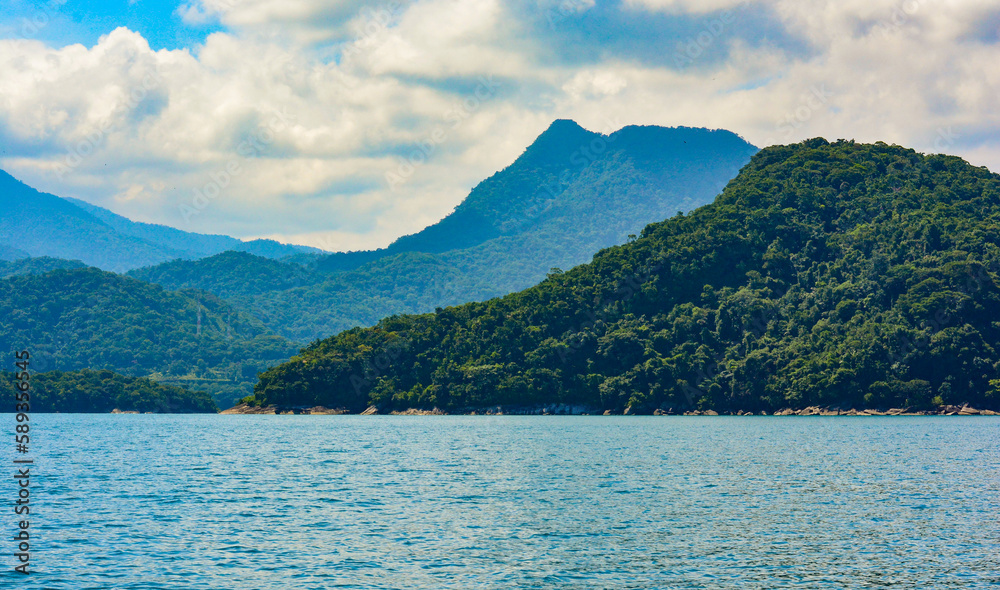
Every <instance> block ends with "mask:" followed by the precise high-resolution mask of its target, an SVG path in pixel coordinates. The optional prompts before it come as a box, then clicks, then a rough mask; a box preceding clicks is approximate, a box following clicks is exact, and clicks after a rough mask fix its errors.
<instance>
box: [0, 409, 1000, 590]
mask: <svg viewBox="0 0 1000 590" xmlns="http://www.w3.org/2000/svg"><path fill="white" fill-rule="evenodd" d="M13 424H14V422H13V416H12V415H0V429H2V430H12V429H13ZM31 434H32V444H33V448H32V453H31V456H32V457H33V458H34V459H35V463H36V464H35V465H34V467H33V469H32V475H33V477H32V496H31V502H32V504H31V505H32V516H31V518H32V520H31V527H32V528H31V531H32V537H31V551H32V562H31V568H32V569H33V570H34V571H35V573H33V574H31V575H30V576H28V577H25V576H23V575H21V574H15V573H13V572H12V568H13V566H14V565H15V560H14V558H13V557H12V553H13V552H14V542H13V541H12V540H11V539H12V536H13V533H14V528H13V527H14V519H13V514H12V511H11V510H10V509H9V508H5V509H4V510H3V516H2V518H0V524H2V526H3V536H2V539H4V540H2V541H0V543H2V544H3V546H0V555H3V558H2V559H3V560H4V571H3V572H2V573H0V587H2V588H40V589H41V588H44V589H53V590H55V589H64V588H65V589H73V590H77V589H89V588H93V589H136V590H152V589H161V588H162V589H185V590H187V589H192V590H193V589H201V588H205V589H208V588H211V589H253V590H278V589H281V590H285V589H292V588H304V589H315V588H401V589H416V588H429V589H442V588H461V589H466V588H505V589H506V588H705V589H716V588H739V589H758V588H759V589H765V588H766V589H778V588H796V589H800V588H880V589H881V588H933V589H942V588H995V587H998V586H1000V515H998V509H1000V419H996V418H988V417H982V418H976V417H970V418H954V417H953V418H940V417H912V418H909V417H896V418H820V417H815V418H773V417H746V418H736V417H711V418H709V417H705V418H700V417H621V416H618V417H560V416H551V417H488V416H469V417H463V416H455V417H451V416H445V417H435V416H417V417H402V416H400V417H390V416H372V417H367V416H364V417H362V416H153V415H141V416H137V415H38V414H36V415H33V416H32V432H31ZM4 438H6V437H4ZM9 443H10V444H7V445H5V446H7V447H10V448H9V449H7V448H5V449H4V451H3V453H4V454H3V455H0V456H3V457H5V461H6V463H7V465H8V466H10V465H11V459H12V458H13V454H14V453H13V440H12V437H11V439H10V441H9ZM9 469H10V468H9ZM10 470H11V471H13V469H10ZM5 479H6V481H7V483H6V484H0V501H2V502H3V504H4V505H5V506H8V507H9V506H10V505H11V504H12V503H13V500H14V498H15V497H16V489H15V483H14V482H13V480H12V479H10V478H5Z"/></svg>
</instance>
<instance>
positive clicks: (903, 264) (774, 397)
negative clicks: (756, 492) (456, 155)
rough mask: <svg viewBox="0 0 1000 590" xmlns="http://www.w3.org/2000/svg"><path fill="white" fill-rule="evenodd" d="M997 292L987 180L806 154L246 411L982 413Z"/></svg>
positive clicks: (354, 335)
mask: <svg viewBox="0 0 1000 590" xmlns="http://www.w3.org/2000/svg"><path fill="white" fill-rule="evenodd" d="M998 272H1000V176H997V175H996V174H992V173H991V172H989V171H988V170H986V169H985V168H977V167H973V166H971V165H969V164H968V163H966V162H964V161H963V160H961V159H959V158H955V157H948V156H939V155H936V156H923V155H921V154H918V153H916V152H914V151H912V150H909V149H905V148H902V147H898V146H889V145H885V144H882V143H878V144H874V145H862V144H855V143H854V142H844V141H841V142H837V143H834V144H829V143H828V142H826V141H824V140H822V139H815V140H810V141H807V142H804V143H801V144H797V145H793V146H779V147H772V148H768V149H765V150H764V151H762V152H760V153H758V154H757V155H755V156H754V157H753V159H752V161H751V162H750V164H749V165H747V166H746V167H745V168H744V169H743V170H742V171H741V172H740V174H739V176H738V177H737V178H736V179H734V180H733V181H732V182H730V183H729V185H728V186H727V187H726V189H725V191H724V192H723V193H722V194H721V195H720V196H719V197H718V198H717V199H716V201H715V202H714V203H713V204H711V205H708V206H705V207H702V208H700V209H698V210H696V211H694V212H693V213H691V214H689V215H677V216H674V217H672V218H670V219H669V220H667V221H664V222H662V223H655V224H652V225H650V226H648V227H647V228H646V229H645V230H643V231H642V234H641V236H640V237H639V238H638V239H637V240H635V241H633V242H631V243H628V244H625V245H622V246H617V247H612V248H609V249H606V250H603V251H601V252H599V253H598V254H597V255H596V256H595V257H594V259H593V262H592V263H590V264H585V265H581V266H578V267H576V268H574V269H572V270H570V271H568V272H565V273H560V272H554V273H552V274H551V275H550V276H549V277H548V278H547V279H546V280H545V281H544V282H542V283H541V284H539V285H538V286H536V287H533V288H530V289H527V290H525V291H522V292H519V293H516V294H513V295H509V296H506V297H503V298H498V299H492V300H489V301H486V302H482V303H470V304H466V305H461V306H457V307H449V308H446V309H439V310H438V311H436V312H435V313H432V314H425V315H404V316H396V317H390V318H387V319H385V320H383V321H381V322H380V323H379V324H378V325H377V326H376V327H374V328H369V329H354V330H350V331H347V332H343V333H341V334H338V335H336V336H334V337H332V338H329V339H326V340H323V341H321V342H316V343H314V344H313V345H311V346H309V347H308V348H307V349H305V350H303V351H302V352H301V353H300V354H299V355H298V356H296V357H294V358H293V359H292V360H291V361H289V362H288V363H286V364H284V365H281V366H280V367H277V368H274V369H272V370H269V371H267V372H266V373H264V374H263V375H262V378H261V380H260V382H259V383H258V385H257V387H256V389H255V395H254V398H253V400H252V401H253V402H254V403H258V404H272V403H273V404H279V405H324V406H328V407H336V406H342V407H347V408H349V409H352V410H359V409H362V408H364V407H365V406H367V405H368V404H376V405H378V406H380V407H381V408H385V409H392V408H396V409H400V408H408V407H423V408H430V407H433V406H437V407H441V408H445V409H450V410H460V409H465V408H470V407H482V406H487V405H495V404H507V405H516V404H535V403H551V402H566V403H578V404H587V405H591V406H595V407H599V408H606V409H610V410H615V411H623V410H626V408H628V409H629V410H630V411H632V412H649V411H652V410H653V409H656V408H667V409H670V408H673V409H675V410H676V409H678V408H698V409H703V410H705V409H715V410H720V411H722V410H729V411H735V410H738V409H746V410H755V411H757V410H775V409H777V408H782V407H805V406H809V405H824V406H840V407H845V408H846V407H851V406H855V407H862V406H864V407H889V406H896V407H910V408H915V409H917V408H927V407H931V406H933V405H938V404H941V403H949V404H960V403H963V402H969V403H972V404H975V405H977V406H983V407H989V408H997V407H998V406H1000V388H998V386H997V381H996V380H997V378H998V372H1000V362H998V361H1000V359H998V355H997V351H998V350H1000V287H998V282H997V279H998V274H997V273H998ZM991 381H992V382H993V383H992V384H991Z"/></svg>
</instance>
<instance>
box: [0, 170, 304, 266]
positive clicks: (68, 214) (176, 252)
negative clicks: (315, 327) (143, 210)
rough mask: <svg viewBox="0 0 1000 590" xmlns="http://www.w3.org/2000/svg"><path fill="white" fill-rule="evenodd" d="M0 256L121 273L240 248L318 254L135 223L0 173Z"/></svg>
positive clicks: (265, 242) (271, 253) (276, 253)
mask: <svg viewBox="0 0 1000 590" xmlns="http://www.w3.org/2000/svg"><path fill="white" fill-rule="evenodd" d="M0 207H2V208H3V211H4V214H3V216H2V217H0V259H3V260H12V259H16V258H24V257H28V256H34V257H40V256H49V257H53V258H63V259H70V260H81V261H83V262H84V263H86V264H88V265H91V266H96V267H98V268H102V269H104V270H111V271H115V272H123V271H126V270H129V269H132V268H138V267H142V266H149V265H153V264H159V263H161V262H165V261H168V260H173V259H177V258H184V259H197V258H202V257H205V256H210V255H212V254H217V253H219V252H222V251H225V250H230V249H237V250H246V251H249V252H253V253H256V254H260V255H262V256H266V257H270V258H281V257H285V256H289V255H294V254H300V253H316V252H320V251H319V250H316V249H315V248H307V247H304V246H289V245H283V244H279V243H277V242H273V241H271V240H254V241H251V242H242V241H240V240H238V239H236V238H232V237H229V236H211V235H202V234H196V233H192V232H185V231H181V230H178V229H174V228H171V227H167V226H163V225H156V224H151V223H138V222H134V221H131V220H129V219H126V218H125V217H122V216H121V215H117V214H115V213H112V212H111V211H108V210H107V209H102V208H101V207H97V206H96V205H91V204H89V203H85V202H83V201H80V200H77V199H63V198H61V197H57V196H55V195H51V194H48V193H42V192H39V191H37V190H35V189H33V188H31V187H30V186H28V185H26V184H24V183H22V182H20V181H18V180H17V179H15V178H14V177H13V176H11V175H10V174H7V173H6V172H3V171H0Z"/></svg>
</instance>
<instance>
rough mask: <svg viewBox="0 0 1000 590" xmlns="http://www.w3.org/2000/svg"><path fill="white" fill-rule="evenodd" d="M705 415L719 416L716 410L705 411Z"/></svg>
mask: <svg viewBox="0 0 1000 590" xmlns="http://www.w3.org/2000/svg"><path fill="white" fill-rule="evenodd" d="M705 415H706V416H718V415H719V413H718V412H716V411H715V410H705Z"/></svg>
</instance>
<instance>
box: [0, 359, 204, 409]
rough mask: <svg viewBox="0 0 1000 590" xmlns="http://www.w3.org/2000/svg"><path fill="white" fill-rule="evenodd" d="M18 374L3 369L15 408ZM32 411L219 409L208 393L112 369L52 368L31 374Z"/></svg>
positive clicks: (1, 386) (0, 383)
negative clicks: (69, 369)
mask: <svg viewBox="0 0 1000 590" xmlns="http://www.w3.org/2000/svg"><path fill="white" fill-rule="evenodd" d="M15 376H16V374H15V373H12V372H10V371H0V391H2V392H3V393H2V394H0V396H2V397H3V398H4V405H5V406H6V407H8V408H13V407H14V404H15V400H14V394H15V392H16V391H17V389H16V387H15V386H16V384H17V382H16V380H15ZM30 383H31V390H30V394H31V398H30V404H31V411H32V412H61V413H63V414H70V413H73V414H79V413H97V414H104V413H108V412H110V411H112V410H116V409H117V410H121V411H123V412H143V413H146V412H154V413H158V414H190V413H211V412H216V411H218V408H217V407H216V405H215V402H213V401H212V398H211V397H209V395H208V394H207V393H204V392H200V391H188V390H186V389H182V388H180V387H174V386H171V385H164V384H162V383H157V382H155V381H152V380H150V379H144V378H141V377H125V376H123V375H118V374H116V373H113V372H111V371H89V370H84V371H70V372H62V371H49V372H45V373H32V375H31V381H30Z"/></svg>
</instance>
